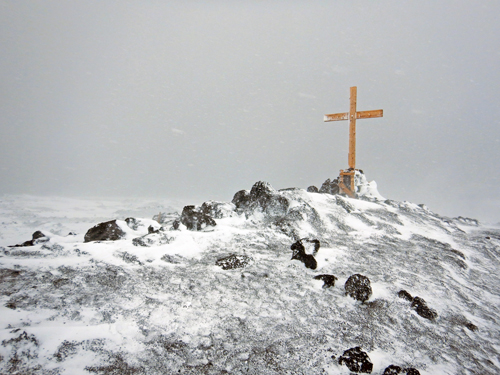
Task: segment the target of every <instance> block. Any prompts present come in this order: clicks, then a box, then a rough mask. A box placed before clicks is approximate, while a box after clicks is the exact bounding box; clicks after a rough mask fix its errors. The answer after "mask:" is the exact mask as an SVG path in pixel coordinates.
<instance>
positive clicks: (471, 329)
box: [465, 322, 477, 332]
mask: <svg viewBox="0 0 500 375" xmlns="http://www.w3.org/2000/svg"><path fill="white" fill-rule="evenodd" d="M465 327H466V328H467V329H468V330H470V331H472V332H476V331H477V326H476V325H475V324H473V323H471V322H467V323H465Z"/></svg>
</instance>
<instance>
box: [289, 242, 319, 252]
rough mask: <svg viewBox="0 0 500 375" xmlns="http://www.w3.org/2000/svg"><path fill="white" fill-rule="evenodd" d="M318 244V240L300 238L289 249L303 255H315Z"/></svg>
mask: <svg viewBox="0 0 500 375" xmlns="http://www.w3.org/2000/svg"><path fill="white" fill-rule="evenodd" d="M320 246H321V245H320V242H319V241H318V240H315V239H314V240H310V239H308V238H301V239H300V240H298V241H297V242H295V243H294V244H293V245H292V246H290V249H292V250H296V251H300V252H303V253H304V254H311V255H316V254H317V253H318V251H319V248H320Z"/></svg>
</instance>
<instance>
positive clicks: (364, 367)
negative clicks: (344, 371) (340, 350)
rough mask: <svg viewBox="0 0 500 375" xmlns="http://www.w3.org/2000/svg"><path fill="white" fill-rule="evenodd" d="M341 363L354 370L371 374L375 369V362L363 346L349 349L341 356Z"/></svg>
mask: <svg viewBox="0 0 500 375" xmlns="http://www.w3.org/2000/svg"><path fill="white" fill-rule="evenodd" d="M339 365H341V366H342V365H346V366H347V368H348V369H349V370H350V371H352V372H357V373H365V374H370V373H371V372H372V370H373V363H372V362H371V361H370V357H368V354H366V352H364V351H362V350H361V347H359V346H357V347H355V348H351V349H348V350H346V351H345V352H344V354H342V355H341V356H340V357H339Z"/></svg>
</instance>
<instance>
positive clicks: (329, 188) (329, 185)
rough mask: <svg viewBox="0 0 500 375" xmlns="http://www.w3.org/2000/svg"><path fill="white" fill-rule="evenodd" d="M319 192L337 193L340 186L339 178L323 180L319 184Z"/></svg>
mask: <svg viewBox="0 0 500 375" xmlns="http://www.w3.org/2000/svg"><path fill="white" fill-rule="evenodd" d="M319 192H320V193H323V194H325V193H326V194H333V195H335V194H339V192H340V188H339V180H338V178H336V179H335V180H332V181H330V179H327V180H326V181H325V182H323V185H321V187H320V189H319Z"/></svg>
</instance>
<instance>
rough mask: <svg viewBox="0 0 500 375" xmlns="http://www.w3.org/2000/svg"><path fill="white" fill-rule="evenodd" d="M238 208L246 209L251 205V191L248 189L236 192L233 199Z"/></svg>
mask: <svg viewBox="0 0 500 375" xmlns="http://www.w3.org/2000/svg"><path fill="white" fill-rule="evenodd" d="M231 203H233V204H234V205H235V206H236V208H239V209H242V210H245V209H247V208H248V206H249V205H250V203H251V201H250V192H249V191H248V190H240V191H238V192H237V193H236V194H234V197H233V200H232V201H231Z"/></svg>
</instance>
